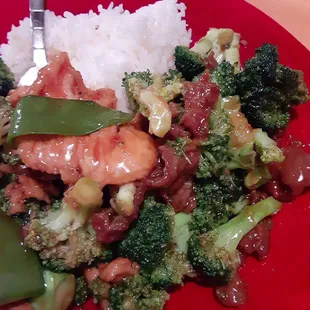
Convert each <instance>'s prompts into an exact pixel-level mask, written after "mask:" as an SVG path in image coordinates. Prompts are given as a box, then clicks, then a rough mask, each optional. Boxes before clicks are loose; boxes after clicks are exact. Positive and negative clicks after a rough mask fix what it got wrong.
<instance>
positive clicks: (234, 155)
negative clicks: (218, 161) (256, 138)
mask: <svg viewBox="0 0 310 310" xmlns="http://www.w3.org/2000/svg"><path fill="white" fill-rule="evenodd" d="M256 155H257V154H256V152H255V151H254V143H253V142H249V143H246V144H244V145H243V146H241V147H239V148H232V149H230V159H229V161H228V162H227V168H228V170H235V169H244V170H249V169H253V168H254V167H255V164H256V163H255V158H256Z"/></svg>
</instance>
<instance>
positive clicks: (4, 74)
mask: <svg viewBox="0 0 310 310" xmlns="http://www.w3.org/2000/svg"><path fill="white" fill-rule="evenodd" d="M13 87H14V75H13V73H12V72H11V71H10V69H9V68H8V66H7V65H6V64H5V63H4V61H3V60H2V58H1V57H0V96H4V97H5V96H7V94H8V93H9V91H10V90H11V89H12V88H13Z"/></svg>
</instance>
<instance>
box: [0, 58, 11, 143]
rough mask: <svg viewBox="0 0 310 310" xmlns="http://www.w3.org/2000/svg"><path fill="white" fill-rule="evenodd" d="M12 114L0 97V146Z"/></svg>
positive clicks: (3, 99) (6, 103) (7, 104)
mask: <svg viewBox="0 0 310 310" xmlns="http://www.w3.org/2000/svg"><path fill="white" fill-rule="evenodd" d="M0 59H1V58H0ZM0 70H1V69H0ZM0 74H1V73H0ZM0 79H1V78H0ZM0 83H1V82H0ZM0 88H1V86H0ZM12 114H13V108H12V106H11V105H10V104H9V103H8V102H7V101H6V99H5V98H4V97H1V96H0V145H3V144H4V143H5V141H6V138H7V134H8V132H9V128H10V122H11V117H12Z"/></svg>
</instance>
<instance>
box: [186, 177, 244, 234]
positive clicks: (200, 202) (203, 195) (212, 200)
mask: <svg viewBox="0 0 310 310" xmlns="http://www.w3.org/2000/svg"><path fill="white" fill-rule="evenodd" d="M237 172H238V173H237ZM237 172H232V173H230V174H227V175H221V176H220V177H218V178H215V177H213V178H209V179H207V180H200V181H199V182H196V184H195V192H196V201H197V203H196V208H195V209H194V210H193V211H192V218H191V221H190V223H189V227H190V231H191V232H193V233H194V234H201V233H206V232H208V231H209V230H212V229H214V228H216V227H218V226H219V225H221V224H224V223H226V222H227V221H228V219H229V217H230V215H231V214H230V211H229V210H230V209H231V208H234V206H235V204H236V203H237V202H238V201H241V200H243V199H245V200H246V198H245V197H244V187H243V175H242V174H241V173H239V171H237Z"/></svg>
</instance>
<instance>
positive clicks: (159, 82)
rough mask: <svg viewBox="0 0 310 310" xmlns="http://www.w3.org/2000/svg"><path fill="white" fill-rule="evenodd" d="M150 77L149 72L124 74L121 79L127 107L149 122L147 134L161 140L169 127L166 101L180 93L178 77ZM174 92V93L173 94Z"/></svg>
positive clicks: (169, 117)
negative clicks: (127, 102) (127, 101)
mask: <svg viewBox="0 0 310 310" xmlns="http://www.w3.org/2000/svg"><path fill="white" fill-rule="evenodd" d="M170 75H171V76H174V77H173V78H172V77H170V76H169V75H167V77H165V76H161V75H154V76H153V75H152V74H151V73H150V72H149V71H145V72H133V73H131V74H128V73H126V74H125V78H124V79H123V87H125V90H126V93H127V96H128V99H129V105H130V107H131V109H132V110H133V111H137V110H139V112H140V113H141V114H142V115H144V116H145V117H147V118H148V120H149V133H150V134H154V135H156V136H158V137H160V138H163V137H164V136H165V134H166V133H167V132H168V131H169V129H170V127H171V118H172V117H171V111H170V109H169V106H168V104H167V101H166V100H169V99H171V98H172V99H173V98H174V96H176V95H177V94H178V93H179V92H181V84H180V78H179V76H178V75H175V74H172V73H171V74H170ZM175 92H176V93H175Z"/></svg>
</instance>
